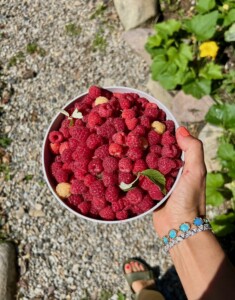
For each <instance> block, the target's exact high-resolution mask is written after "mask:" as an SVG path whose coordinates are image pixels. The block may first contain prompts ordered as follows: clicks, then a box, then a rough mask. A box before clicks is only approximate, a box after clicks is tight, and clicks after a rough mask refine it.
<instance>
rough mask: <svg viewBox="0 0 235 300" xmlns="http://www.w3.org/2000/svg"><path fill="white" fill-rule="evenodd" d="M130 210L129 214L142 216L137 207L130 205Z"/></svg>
mask: <svg viewBox="0 0 235 300" xmlns="http://www.w3.org/2000/svg"><path fill="white" fill-rule="evenodd" d="M130 210H131V212H132V213H133V214H134V215H137V216H138V215H140V214H142V211H141V209H140V208H139V207H138V205H131V207H130Z"/></svg>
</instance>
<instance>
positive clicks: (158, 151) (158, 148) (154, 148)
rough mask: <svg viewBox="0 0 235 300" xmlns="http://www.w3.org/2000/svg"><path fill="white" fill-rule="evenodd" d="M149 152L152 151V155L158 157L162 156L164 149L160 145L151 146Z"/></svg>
mask: <svg viewBox="0 0 235 300" xmlns="http://www.w3.org/2000/svg"><path fill="white" fill-rule="evenodd" d="M149 150H150V152H151V153H155V154H157V155H158V156H160V155H161V153H162V147H161V146H160V145H153V146H150V148H149Z"/></svg>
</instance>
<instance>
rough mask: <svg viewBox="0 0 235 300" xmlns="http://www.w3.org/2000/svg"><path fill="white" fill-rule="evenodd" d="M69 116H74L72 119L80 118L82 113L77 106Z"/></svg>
mask: <svg viewBox="0 0 235 300" xmlns="http://www.w3.org/2000/svg"><path fill="white" fill-rule="evenodd" d="M71 117H72V118H74V119H82V118H83V115H82V113H81V112H80V111H78V109H77V108H75V110H74V112H73V113H72V115H71Z"/></svg>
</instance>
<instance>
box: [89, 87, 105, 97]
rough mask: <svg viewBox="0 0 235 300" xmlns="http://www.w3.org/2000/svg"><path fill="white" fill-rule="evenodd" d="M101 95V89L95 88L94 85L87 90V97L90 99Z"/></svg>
mask: <svg viewBox="0 0 235 300" xmlns="http://www.w3.org/2000/svg"><path fill="white" fill-rule="evenodd" d="M101 94H102V91H101V88H100V87H98V86H96V85H92V86H91V87H90V88H89V92H88V95H89V97H91V98H92V99H96V98H97V97H99V96H101Z"/></svg>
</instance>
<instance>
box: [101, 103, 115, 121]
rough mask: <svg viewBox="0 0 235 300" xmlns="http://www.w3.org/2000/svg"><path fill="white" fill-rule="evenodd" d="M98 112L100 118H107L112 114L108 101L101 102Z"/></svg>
mask: <svg viewBox="0 0 235 300" xmlns="http://www.w3.org/2000/svg"><path fill="white" fill-rule="evenodd" d="M98 113H99V115H100V116H101V117H102V118H108V117H111V116H112V113H113V109H112V107H111V105H110V104H109V103H103V104H100V105H99V106H98Z"/></svg>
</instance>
